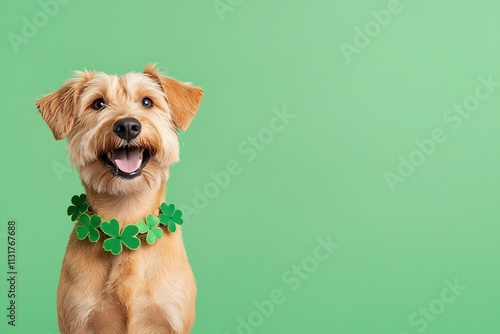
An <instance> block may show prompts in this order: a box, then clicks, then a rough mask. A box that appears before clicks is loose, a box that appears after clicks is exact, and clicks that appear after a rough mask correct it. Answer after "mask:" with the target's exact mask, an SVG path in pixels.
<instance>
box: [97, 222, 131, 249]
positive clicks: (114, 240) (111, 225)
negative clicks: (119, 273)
mask: <svg viewBox="0 0 500 334" xmlns="http://www.w3.org/2000/svg"><path fill="white" fill-rule="evenodd" d="M101 230H102V231H103V232H104V233H106V234H107V235H109V236H110V237H111V238H108V239H106V240H104V243H103V245H102V246H103V248H104V250H107V251H108V252H111V253H112V254H113V255H118V254H120V253H121V252H122V244H124V245H125V246H127V247H128V248H130V249H132V250H134V249H137V248H138V247H139V246H140V245H141V240H139V238H137V233H139V228H138V227H137V225H127V226H125V228H124V229H123V231H122V232H121V233H120V224H119V223H118V220H116V219H111V220H110V221H109V222H103V223H102V224H101Z"/></svg>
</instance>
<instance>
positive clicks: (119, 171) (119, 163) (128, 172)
mask: <svg viewBox="0 0 500 334" xmlns="http://www.w3.org/2000/svg"><path fill="white" fill-rule="evenodd" d="M151 153H152V151H151V150H150V149H148V148H143V147H134V146H129V145H127V146H123V147H119V148H115V149H113V150H111V151H109V152H103V153H101V154H99V160H101V162H102V164H103V165H104V166H106V167H108V168H109V169H111V171H112V172H113V174H114V175H115V176H120V177H123V178H126V179H133V178H136V177H137V176H139V175H141V171H142V169H143V168H144V166H146V164H147V163H148V161H149V159H150V158H151Z"/></svg>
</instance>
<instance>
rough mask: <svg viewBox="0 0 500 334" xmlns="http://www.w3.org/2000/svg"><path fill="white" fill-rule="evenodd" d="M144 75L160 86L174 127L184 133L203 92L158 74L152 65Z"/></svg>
mask: <svg viewBox="0 0 500 334" xmlns="http://www.w3.org/2000/svg"><path fill="white" fill-rule="evenodd" d="M144 74H147V75H149V76H150V77H152V78H153V79H155V80H156V81H157V82H158V83H159V84H160V86H161V88H162V89H163V92H164V93H165V95H166V97H167V103H168V105H169V106H170V109H171V110H172V118H173V121H174V123H175V126H176V127H177V128H178V129H180V130H182V131H186V130H187V128H188V126H189V124H190V123H191V121H192V120H193V118H194V115H196V112H197V111H198V106H199V105H200V102H201V98H202V97H203V90H202V89H201V88H200V87H195V86H192V85H191V84H190V83H185V82H180V81H177V80H175V79H172V78H169V77H167V76H165V75H163V74H161V73H159V72H158V71H157V70H156V68H155V65H153V64H150V65H148V66H146V68H145V69H144Z"/></svg>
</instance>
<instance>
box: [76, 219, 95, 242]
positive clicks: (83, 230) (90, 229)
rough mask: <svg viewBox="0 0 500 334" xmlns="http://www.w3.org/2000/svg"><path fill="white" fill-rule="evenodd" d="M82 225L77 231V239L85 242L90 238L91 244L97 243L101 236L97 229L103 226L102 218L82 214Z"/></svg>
mask: <svg viewBox="0 0 500 334" xmlns="http://www.w3.org/2000/svg"><path fill="white" fill-rule="evenodd" d="M80 223H81V225H78V226H77V227H76V230H75V231H76V237H77V238H78V239H79V240H83V239H85V238H86V237H87V236H88V237H89V240H90V242H97V240H99V236H100V235H99V232H98V231H97V230H96V228H98V227H99V225H101V217H99V215H96V214H94V215H92V217H89V215H88V214H86V213H82V214H81V215H80Z"/></svg>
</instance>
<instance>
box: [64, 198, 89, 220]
mask: <svg viewBox="0 0 500 334" xmlns="http://www.w3.org/2000/svg"><path fill="white" fill-rule="evenodd" d="M71 203H73V205H70V206H69V207H68V211H67V212H68V216H71V220H72V221H75V220H77V219H78V216H80V214H81V213H84V212H85V211H87V209H88V208H89V206H88V205H87V196H85V194H81V195H80V196H78V195H75V196H73V198H71Z"/></svg>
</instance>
